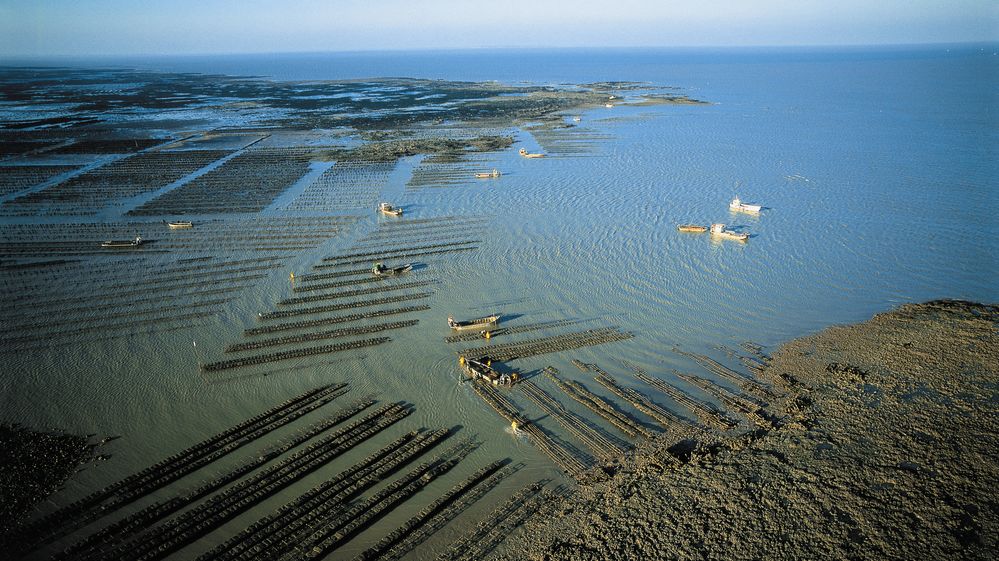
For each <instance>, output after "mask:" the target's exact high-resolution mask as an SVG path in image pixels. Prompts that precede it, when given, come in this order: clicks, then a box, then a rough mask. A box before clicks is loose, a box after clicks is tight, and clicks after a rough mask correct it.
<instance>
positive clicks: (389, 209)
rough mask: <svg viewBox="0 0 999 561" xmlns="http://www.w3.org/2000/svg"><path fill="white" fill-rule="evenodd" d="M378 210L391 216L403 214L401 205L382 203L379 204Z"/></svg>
mask: <svg viewBox="0 0 999 561" xmlns="http://www.w3.org/2000/svg"><path fill="white" fill-rule="evenodd" d="M378 210H379V211H380V212H381V213H382V214H387V215H389V216H402V209H401V208H399V207H394V206H392V205H390V204H388V203H382V204H380V205H378Z"/></svg>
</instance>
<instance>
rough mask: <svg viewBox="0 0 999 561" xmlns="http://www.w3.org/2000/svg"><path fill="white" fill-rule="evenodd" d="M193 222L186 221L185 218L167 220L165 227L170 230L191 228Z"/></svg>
mask: <svg viewBox="0 0 999 561" xmlns="http://www.w3.org/2000/svg"><path fill="white" fill-rule="evenodd" d="M193 227H194V223H193V222H188V221H186V220H178V221H177V222H167V228H170V229H171V230H180V229H181V228H193Z"/></svg>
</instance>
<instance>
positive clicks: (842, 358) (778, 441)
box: [500, 301, 999, 560]
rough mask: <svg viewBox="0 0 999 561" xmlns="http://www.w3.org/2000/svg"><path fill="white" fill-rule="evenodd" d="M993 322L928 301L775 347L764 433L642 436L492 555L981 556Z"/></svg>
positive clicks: (990, 463)
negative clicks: (600, 474) (599, 475)
mask: <svg viewBox="0 0 999 561" xmlns="http://www.w3.org/2000/svg"><path fill="white" fill-rule="evenodd" d="M997 322H999V308H997V307H995V306H983V305H979V304H972V303H966V302H957V301H936V302H928V303H925V304H908V305H903V306H901V307H900V308H898V309H896V310H893V311H891V312H887V313H883V314H879V315H877V316H875V317H874V318H872V319H871V320H869V321H866V322H863V323H860V324H856V325H850V326H842V327H832V328H829V329H826V330H824V331H822V332H821V333H818V334H816V335H813V336H808V337H804V338H801V339H797V340H794V341H792V342H790V343H787V344H785V345H783V346H782V347H781V348H780V349H779V350H778V351H777V352H776V353H775V354H774V355H773V356H772V360H771V361H770V362H769V364H768V365H767V366H766V368H765V370H764V377H765V378H769V379H770V380H771V381H772V382H773V383H774V385H775V387H780V388H782V389H783V390H784V391H785V392H786V394H785V395H784V396H783V397H782V398H781V399H779V400H775V401H774V402H773V403H771V411H772V412H774V413H779V415H780V416H781V419H780V421H779V422H778V423H776V425H775V426H774V427H773V428H770V429H766V430H762V429H761V430H758V431H756V432H751V433H747V434H744V435H742V436H739V437H736V438H731V439H726V438H723V437H716V436H712V435H711V434H709V433H702V434H693V435H687V436H686V438H689V439H690V440H687V441H686V442H685V443H682V444H681V445H680V446H675V444H676V443H677V437H676V436H673V437H670V436H664V437H663V438H660V439H658V440H656V441H654V442H651V443H648V444H647V445H645V446H643V447H641V448H640V449H639V450H638V451H636V453H635V454H634V455H633V456H632V457H630V458H629V459H628V460H627V461H625V462H624V463H623V464H622V466H621V467H620V469H619V470H618V471H617V473H616V474H614V475H613V476H612V477H611V478H610V479H608V480H606V481H604V482H601V483H597V484H594V485H590V486H583V487H581V488H580V490H579V491H578V492H577V493H576V494H574V495H572V496H570V497H568V498H566V499H563V500H561V502H559V503H558V504H554V505H551V507H550V508H551V510H550V511H549V513H548V515H547V516H536V517H534V519H532V520H531V521H530V522H529V523H528V524H527V525H526V526H525V527H523V528H522V529H521V530H520V531H518V532H517V533H516V534H515V535H513V536H511V539H508V540H507V541H506V542H505V544H504V548H505V549H504V550H503V551H502V552H501V555H500V558H502V559H509V560H515V559H516V560H523V559H778V558H779V559H843V558H850V559H886V558H895V559H957V558H962V559H984V558H987V557H989V556H990V554H988V552H989V551H995V549H996V547H997V546H999V544H997V541H999V540H997V536H999V491H997V490H996V487H995V481H996V479H997V476H999V436H997V435H999V416H997V415H996V412H997V409H999V403H997V399H996V396H997V393H996V388H997V386H996V384H997V382H999V331H997ZM668 449H672V452H669V451H667V450H668ZM687 452H689V456H687ZM677 454H679V456H680V457H681V458H682V459H683V460H684V463H683V465H682V466H680V467H675V468H674V467H668V466H669V464H670V462H671V461H672V459H673V458H675V457H676V456H677ZM664 460H670V461H664Z"/></svg>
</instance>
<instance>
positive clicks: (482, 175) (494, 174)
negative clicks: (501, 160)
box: [475, 169, 503, 179]
mask: <svg viewBox="0 0 999 561" xmlns="http://www.w3.org/2000/svg"><path fill="white" fill-rule="evenodd" d="M501 175H503V174H502V173H500V172H499V170H497V169H493V171H491V172H489V171H487V172H483V173H477V174H475V177H478V178H479V179H489V178H490V177H499V176H501Z"/></svg>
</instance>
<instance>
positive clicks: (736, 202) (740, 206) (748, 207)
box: [728, 197, 763, 212]
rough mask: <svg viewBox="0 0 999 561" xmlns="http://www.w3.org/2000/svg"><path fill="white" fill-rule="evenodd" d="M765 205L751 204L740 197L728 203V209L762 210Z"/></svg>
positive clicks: (738, 210) (742, 210)
mask: <svg viewBox="0 0 999 561" xmlns="http://www.w3.org/2000/svg"><path fill="white" fill-rule="evenodd" d="M762 208H763V207H762V206H761V205H749V204H746V203H744V202H742V201H740V200H739V197H736V198H734V199H732V202H731V203H729V204H728V209H729V210H732V211H735V212H760V210H761V209H762Z"/></svg>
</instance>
